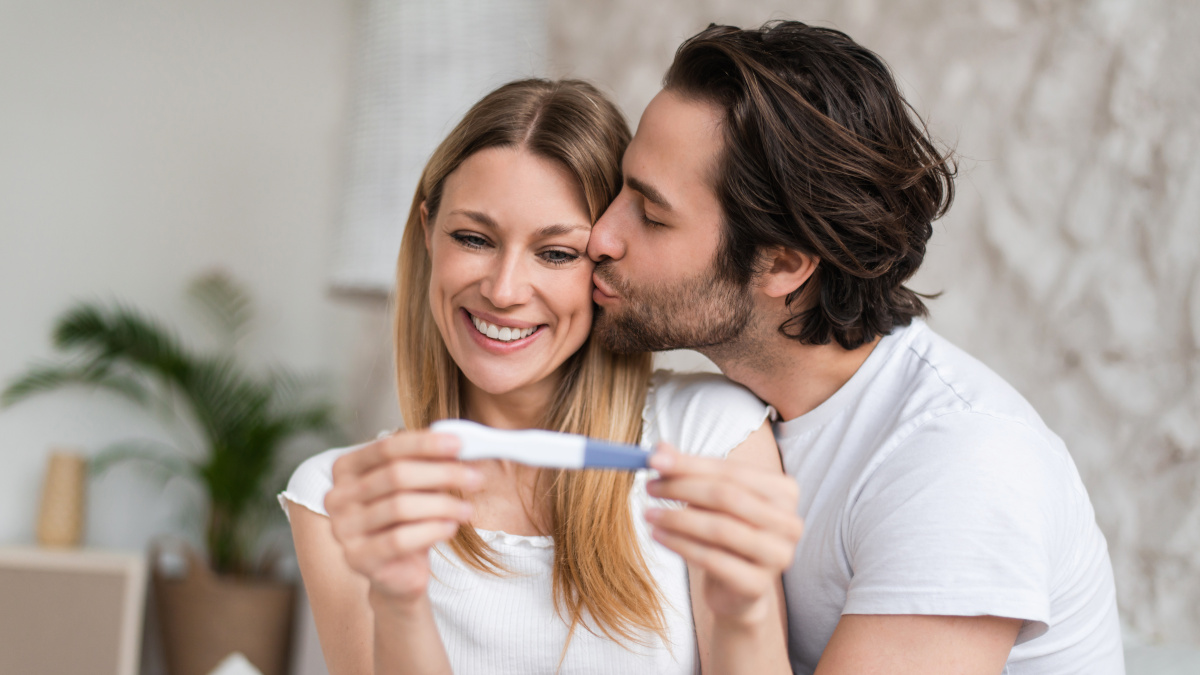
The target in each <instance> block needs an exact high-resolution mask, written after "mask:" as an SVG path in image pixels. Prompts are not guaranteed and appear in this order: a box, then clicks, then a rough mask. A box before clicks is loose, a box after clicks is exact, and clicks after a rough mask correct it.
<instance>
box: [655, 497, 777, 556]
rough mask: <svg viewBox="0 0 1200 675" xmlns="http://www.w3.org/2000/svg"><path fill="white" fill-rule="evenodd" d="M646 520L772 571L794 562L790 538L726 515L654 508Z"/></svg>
mask: <svg viewBox="0 0 1200 675" xmlns="http://www.w3.org/2000/svg"><path fill="white" fill-rule="evenodd" d="M646 519H647V520H648V521H650V522H651V523H652V524H653V525H654V526H655V528H656V531H665V532H666V533H668V534H670V535H672V536H683V537H686V538H688V539H689V540H691V541H692V542H695V543H696V544H698V545H701V546H704V547H706V548H708V549H712V550H719V551H722V552H724V553H726V554H728V555H732V556H735V557H737V558H739V559H742V560H744V561H747V562H750V563H752V564H755V565H758V566H760V567H763V568H765V569H769V570H783V569H784V568H786V567H787V566H788V565H790V564H791V562H792V556H793V547H794V545H793V544H792V543H791V540H790V539H786V538H782V537H778V536H776V535H774V534H773V533H771V532H768V531H765V530H763V529H760V528H757V527H754V526H752V525H750V524H748V523H746V522H744V521H741V520H738V519H737V518H732V517H730V516H728V515H726V514H723V513H718V512H714V511H708V510H705V509H698V508H694V507H688V508H686V509H650V510H649V511H647V512H646Z"/></svg>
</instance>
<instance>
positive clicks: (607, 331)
mask: <svg viewBox="0 0 1200 675" xmlns="http://www.w3.org/2000/svg"><path fill="white" fill-rule="evenodd" d="M609 265H610V263H609V262H607V261H605V262H601V263H600V264H598V265H597V266H596V275H597V276H599V277H600V278H601V279H603V280H604V282H605V283H606V284H607V285H608V286H609V287H611V288H612V289H613V291H615V292H616V293H617V295H618V297H620V299H621V305H620V308H619V310H616V311H613V310H610V309H605V308H603V307H597V310H596V320H595V325H594V327H593V332H594V335H595V336H596V338H597V339H599V340H600V341H601V342H602V343H603V344H604V345H605V346H606V347H608V348H609V349H610V350H612V351H614V352H617V353H621V354H628V353H635V352H647V351H665V350H668V349H695V350H697V351H699V352H701V353H703V354H705V355H707V356H709V358H713V357H714V356H717V355H719V356H720V357H721V358H722V359H728V358H738V357H745V356H748V355H749V354H748V352H749V351H752V349H753V347H752V344H751V343H753V342H756V341H755V340H753V339H751V336H752V335H754V334H755V333H756V332H757V331H755V330H753V329H752V327H753V326H754V324H755V323H756V321H755V318H756V317H755V312H754V301H753V298H752V296H751V284H750V283H747V284H745V285H740V284H738V283H737V282H736V281H733V280H730V279H727V278H725V277H724V276H722V275H721V274H720V272H719V271H718V270H717V268H716V265H715V264H710V265H709V266H708V268H707V269H706V270H705V271H704V272H702V273H701V274H700V275H698V276H697V277H694V278H691V279H685V280H683V281H680V282H677V283H673V284H659V285H657V286H651V287H647V288H641V289H636V290H635V289H633V288H632V287H630V285H629V283H628V282H626V281H625V280H624V279H621V278H620V277H618V276H617V275H616V273H615V272H614V271H613V270H612V268H611V267H610V266H609Z"/></svg>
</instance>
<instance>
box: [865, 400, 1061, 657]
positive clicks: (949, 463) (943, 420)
mask: <svg viewBox="0 0 1200 675" xmlns="http://www.w3.org/2000/svg"><path fill="white" fill-rule="evenodd" d="M1063 470H1064V467H1063V462H1062V458H1061V457H1059V456H1058V455H1057V454H1056V453H1055V452H1054V451H1053V450H1052V449H1051V448H1050V447H1049V445H1048V444H1047V442H1046V441H1045V439H1044V438H1042V437H1041V436H1039V435H1038V434H1037V433H1036V432H1034V430H1032V429H1030V428H1028V427H1027V426H1025V425H1024V424H1022V423H1019V422H1015V421H1009V420H1004V419H999V418H995V417H991V416H988V415H983V414H978V413H971V412H960V413H953V414H948V415H944V416H942V417H940V418H937V419H935V420H932V421H930V422H927V423H925V424H924V425H922V426H921V427H920V428H919V429H918V430H917V431H915V432H914V433H913V434H911V435H910V436H909V437H908V438H906V439H904V440H903V441H901V443H900V444H899V445H898V446H897V447H896V448H895V449H894V450H893V451H892V452H890V453H888V454H887V455H885V456H884V458H883V459H882V460H881V462H880V464H879V465H878V466H877V467H876V468H875V469H874V470H873V471H869V472H868V473H867V474H866V475H867V478H866V479H865V480H864V482H863V483H862V484H861V486H860V489H859V492H858V495H857V498H856V499H855V500H854V502H853V504H852V506H851V507H850V510H849V511H848V514H847V519H846V523H845V525H846V546H847V553H848V555H849V560H850V565H851V568H852V578H851V582H850V588H849V589H848V592H847V598H846V605H845V608H844V609H843V613H844V614H926V615H942V616H946V615H958V616H984V615H991V616H1002V617H1009V618H1016V619H1022V620H1024V622H1025V623H1024V625H1023V626H1022V628H1021V631H1020V633H1019V634H1018V638H1017V642H1018V643H1020V642H1025V641H1026V640H1030V639H1033V638H1035V637H1038V636H1039V635H1041V634H1043V633H1045V632H1046V630H1047V628H1048V622H1049V617H1050V588H1051V570H1052V568H1053V560H1052V557H1053V555H1054V553H1053V549H1054V542H1055V541H1056V537H1058V534H1057V533H1056V529H1057V525H1056V524H1057V523H1061V522H1063V519H1064V511H1065V508H1066V507H1065V504H1066V503H1067V496H1065V495H1062V494H1061V491H1062V489H1063V488H1062V486H1063V485H1064V484H1068V483H1069V481H1064V480H1063V479H1062V477H1061V476H1060V474H1061V472H1062V471H1063Z"/></svg>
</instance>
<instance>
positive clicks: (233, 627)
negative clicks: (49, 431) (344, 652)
mask: <svg viewBox="0 0 1200 675" xmlns="http://www.w3.org/2000/svg"><path fill="white" fill-rule="evenodd" d="M188 295H189V298H190V299H191V300H192V301H193V303H194V305H195V306H196V307H197V308H198V309H200V310H201V313H202V315H203V316H204V317H205V318H207V319H208V320H209V323H211V324H212V325H213V326H214V327H215V328H216V329H217V332H218V334H219V336H220V338H221V341H220V345H221V346H220V347H219V348H218V349H217V350H215V351H214V352H212V353H198V352H196V351H193V350H192V349H190V348H188V347H187V346H185V345H184V344H183V343H182V342H181V341H180V340H179V339H178V338H177V336H176V335H175V333H174V332H172V331H171V330H169V329H167V328H166V327H164V326H163V325H161V324H160V323H159V322H158V321H156V320H154V319H153V318H151V317H148V316H146V315H144V314H142V313H140V312H138V311H137V310H135V309H133V308H130V307H128V306H124V305H121V304H119V303H113V304H104V303H97V302H85V303H80V304H78V305H76V306H74V307H72V308H71V309H69V310H68V311H66V312H65V313H64V314H63V315H62V316H60V317H59V319H58V320H57V321H56V323H55V327H54V336H53V339H54V346H55V348H56V349H57V350H59V351H61V352H63V353H64V354H65V355H66V356H67V357H68V358H67V359H66V360H64V361H63V362H60V363H53V364H40V365H35V366H33V367H31V368H30V369H29V370H27V371H26V372H25V373H23V374H21V375H19V376H18V377H17V378H16V379H14V380H13V381H12V382H11V383H10V384H9V385H8V386H7V388H5V390H4V392H3V393H2V394H0V407H7V406H11V405H13V404H14V403H16V402H18V401H21V400H24V399H25V398H27V397H29V396H32V395H34V394H38V393H43V392H47V391H50V390H55V389H58V388H60V387H63V386H67V385H88V386H92V387H97V388H101V389H105V390H108V391H111V392H113V393H116V394H119V395H121V396H124V397H126V398H128V399H130V400H132V401H134V402H135V403H137V404H139V405H142V406H144V407H146V408H147V409H149V410H151V411H152V412H155V413H159V414H162V415H164V416H165V417H167V418H168V420H172V421H174V422H176V423H178V422H186V423H188V426H189V427H190V428H192V429H194V430H197V431H198V435H199V437H200V440H201V443H200V445H202V446H203V448H202V449H201V451H200V452H195V453H193V455H194V456H193V457H191V458H189V457H188V455H187V454H186V453H183V452H180V451H179V448H174V447H169V446H168V447H163V446H164V445H165V444H162V443H152V442H148V441H144V440H128V441H123V442H118V443H115V444H113V445H110V446H108V447H106V448H104V449H102V450H101V451H100V452H98V453H97V454H96V456H95V457H94V458H93V459H92V461H91V463H90V464H91V468H90V472H91V473H92V475H97V474H100V473H102V472H103V471H105V470H106V469H107V468H108V467H110V466H112V465H113V464H116V463H120V462H126V461H136V462H138V463H140V464H142V465H143V466H145V467H150V468H154V469H156V470H158V471H159V472H160V474H162V475H167V476H179V477H183V478H186V479H189V480H192V481H195V482H196V483H198V484H199V485H200V486H201V487H202V488H203V492H204V493H205V495H206V496H207V500H208V513H207V518H206V521H205V522H206V525H205V532H204V542H205V544H206V547H207V553H208V561H209V564H208V565H205V564H203V562H202V561H200V560H199V558H198V557H197V556H196V555H194V554H190V557H191V558H192V560H193V562H194V563H199V564H192V565H191V566H190V570H189V574H188V576H187V577H186V578H185V579H183V580H175V581H173V580H169V579H164V578H162V577H161V576H160V575H158V574H156V575H155V590H156V595H157V597H158V607H159V612H160V616H161V618H162V624H163V629H164V646H165V648H166V653H167V660H168V665H169V667H170V669H171V672H172V675H189V674H190V673H192V672H195V673H206V672H208V671H209V670H210V669H211V668H213V667H214V666H215V665H216V663H217V661H219V660H220V659H221V658H223V657H224V656H226V655H227V654H228V653H229V652H231V651H235V650H236V651H242V652H243V653H244V654H246V656H247V657H249V658H250V660H251V661H252V662H254V663H255V665H256V666H257V667H258V668H259V669H260V670H262V671H263V672H264V673H265V674H266V675H272V673H279V674H280V675H282V673H283V669H284V668H285V667H286V651H287V642H288V635H289V634H290V630H289V629H290V622H291V605H292V597H293V593H294V589H293V587H292V585H290V584H283V583H281V582H279V581H275V580H272V579H270V574H271V573H272V571H273V570H272V568H273V566H274V562H275V561H276V560H277V558H278V551H277V550H275V551H269V552H268V553H267V554H266V555H261V556H258V557H257V558H256V557H255V555H254V550H255V544H256V543H257V541H258V539H259V538H260V537H261V535H262V534H263V532H265V531H266V528H267V527H268V525H269V523H270V520H271V518H272V517H274V518H275V519H277V522H278V521H279V520H281V519H282V517H283V516H282V513H281V512H280V510H279V508H278V505H277V504H276V502H275V498H274V495H275V494H276V493H277V492H278V491H279V490H281V489H282V488H283V484H282V482H283V481H286V476H287V475H289V474H290V472H291V469H292V468H294V467H292V466H285V464H286V462H284V461H283V460H284V447H285V445H286V444H287V443H288V442H289V441H291V440H292V439H295V438H297V437H298V436H302V435H307V434H317V435H319V436H322V437H324V438H325V439H326V440H328V441H332V442H337V441H340V440H341V434H340V432H339V431H338V428H337V425H336V423H335V421H334V414H333V408H332V406H331V405H330V404H329V403H328V402H327V401H325V400H323V399H321V398H314V397H313V395H312V389H313V387H312V382H310V381H308V380H306V379H305V378H301V377H299V376H297V375H295V374H293V373H291V372H289V371H287V370H283V369H279V368H275V369H270V370H267V371H265V372H263V373H259V374H252V373H250V372H249V371H248V370H247V369H246V368H245V367H244V366H243V365H242V364H241V363H240V362H239V360H238V358H237V357H236V355H235V346H236V344H237V342H238V339H239V338H240V337H241V336H242V335H243V334H244V331H245V329H246V327H247V325H248V323H249V320H250V318H251V306H250V301H249V298H248V296H247V294H246V293H245V292H244V291H243V290H242V289H241V288H240V287H239V286H238V285H237V284H235V283H234V282H233V281H232V280H230V279H229V278H228V277H227V276H225V275H223V274H220V273H213V274H208V275H205V276H203V277H200V278H199V279H197V280H196V281H194V282H193V283H192V284H191V285H190V286H189V289H188ZM177 428H178V427H177ZM209 566H210V567H209ZM264 611H265V613H266V614H274V615H276V617H275V619H273V620H274V621H275V622H276V625H275V626H274V627H271V626H267V625H263V622H264V621H270V620H272V619H269V618H267V617H266V616H259V615H257V613H259V612H264ZM206 641H208V642H210V643H211V644H204V643H205V642H206ZM255 641H257V642H258V643H259V644H257V645H255V644H254V642H255ZM209 661H211V662H209Z"/></svg>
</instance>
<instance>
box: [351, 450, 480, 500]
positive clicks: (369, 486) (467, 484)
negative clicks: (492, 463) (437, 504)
mask: <svg viewBox="0 0 1200 675" xmlns="http://www.w3.org/2000/svg"><path fill="white" fill-rule="evenodd" d="M482 486H483V475H482V474H480V473H479V471H478V470H476V469H473V468H471V467H470V466H467V465H466V464H463V463H462V462H458V461H440V462H437V461H433V462H430V461H400V460H397V461H393V462H390V463H388V464H384V465H382V466H379V467H377V468H375V469H374V470H372V471H371V472H370V473H367V474H365V475H361V476H359V478H358V480H357V481H356V482H355V488H356V489H357V491H358V492H357V499H358V501H361V502H364V503H365V502H371V501H374V500H376V499H379V498H380V497H385V496H387V495H390V494H392V493H393V492H415V491H437V492H446V491H450V490H461V491H463V492H474V491H475V490H478V489H479V488H480V487H482Z"/></svg>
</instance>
